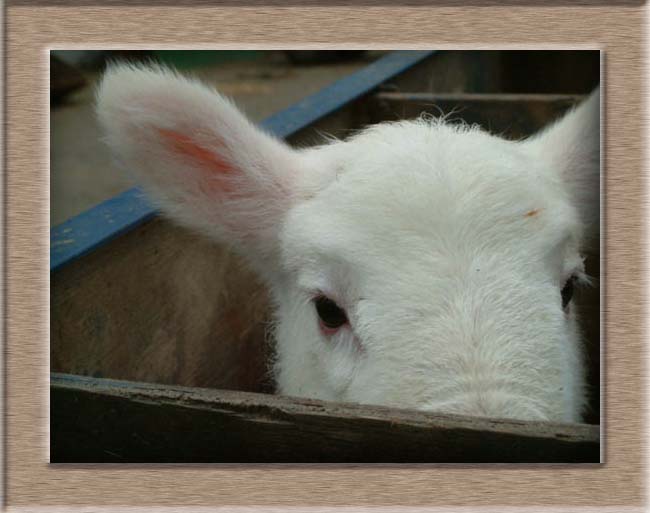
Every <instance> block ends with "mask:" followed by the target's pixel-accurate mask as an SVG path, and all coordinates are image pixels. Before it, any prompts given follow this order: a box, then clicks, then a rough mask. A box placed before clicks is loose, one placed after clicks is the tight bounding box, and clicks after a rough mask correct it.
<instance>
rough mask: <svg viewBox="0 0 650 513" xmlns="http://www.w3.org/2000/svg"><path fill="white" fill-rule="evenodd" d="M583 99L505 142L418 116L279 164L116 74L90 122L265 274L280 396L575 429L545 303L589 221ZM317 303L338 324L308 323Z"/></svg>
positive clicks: (159, 89)
mask: <svg viewBox="0 0 650 513" xmlns="http://www.w3.org/2000/svg"><path fill="white" fill-rule="evenodd" d="M598 95H599V93H598V91H596V92H595V93H594V94H593V95H592V97H591V98H590V99H589V100H588V101H587V102H585V103H584V104H583V105H582V106H580V107H579V108H578V109H576V110H574V111H572V112H571V113H569V114H568V115H567V116H565V117H564V118H563V119H562V120H560V121H559V122H557V123H555V124H554V125H552V126H551V127H550V128H548V129H547V130H546V131H543V132H542V133H541V134H540V135H538V136H536V137H533V138H531V139H529V140H527V141H522V142H512V141H506V140H503V139H500V138H498V137H495V136H492V135H489V134H487V133H485V132H483V131H481V130H479V129H478V128H476V127H468V126H461V127H452V126H449V125H447V124H445V123H444V122H442V121H436V120H430V119H429V120H427V119H420V120H416V121H402V122H398V123H387V124H380V125H377V126H374V127H371V128H369V129H367V130H365V131H363V132H361V133H360V134H358V135H356V136H354V137H352V138H350V139H349V140H347V141H335V140H334V141H329V143H328V144H326V145H324V146H321V147H317V148H312V149H307V150H300V151H298V150H292V149H290V148H289V147H288V146H286V145H285V144H284V143H282V142H281V141H278V140H275V139H274V138H272V137H270V136H268V135H266V134H264V133H262V132H261V131H260V130H259V129H258V128H256V127H254V126H253V125H252V124H251V123H249V122H248V121H247V120H246V119H245V118H244V116H243V115H241V114H240V113H239V112H238V111H237V110H236V109H235V107H234V106H233V105H232V104H231V103H230V102H228V101H227V100H225V99H224V98H223V97H222V96H220V95H219V94H218V93H216V92H215V91H213V90H211V89H209V88H207V87H205V86H203V85H200V84H198V83H197V82H193V81H191V80H188V79H186V78H183V77H180V76H178V75H176V74H174V73H172V72H169V71H166V70H164V69H160V68H142V67H132V66H118V67H114V68H111V69H109V70H108V72H107V73H106V76H105V78H104V80H103V82H102V85H101V87H100V89H99V91H98V114H99V118H100V120H101V122H102V123H103V125H104V127H105V130H106V133H107V140H108V143H109V144H110V145H111V147H112V148H113V150H114V152H115V154H116V155H117V157H118V158H119V160H120V161H122V162H123V164H124V165H125V166H126V167H127V168H128V169H130V170H132V171H133V172H134V173H136V175H137V176H138V178H139V179H140V180H141V182H142V183H143V185H144V187H145V189H146V190H147V191H148V192H149V194H150V195H151V197H152V198H153V199H154V200H155V201H156V202H157V204H158V205H160V207H161V208H162V209H163V211H164V212H166V213H167V214H168V215H169V216H171V217H172V218H174V219H177V220H178V221H179V222H182V223H183V224H185V225H187V226H190V227H192V228H194V229H197V230H200V231H202V232H203V233H207V234H208V235H210V236H212V237H214V238H216V239H218V240H221V241H224V242H227V243H230V244H232V245H233V246H234V247H235V249H237V250H238V251H239V252H240V253H241V254H242V255H244V256H245V257H246V258H248V259H249V261H250V262H251V264H252V265H253V266H254V268H255V269H256V270H257V271H258V272H259V273H260V274H261V275H262V277H263V278H264V279H265V280H266V281H267V283H268V285H269V287H270V289H271V292H272V296H273V299H274V303H275V305H276V312H275V319H276V322H275V338H276V347H277V350H276V356H275V359H274V370H275V376H276V380H277V384H278V388H279V392H280V393H283V394H289V395H297V396H306V397H314V398H321V399H329V400H337V401H356V402H361V403H373V404H385V405H393V406H398V407H409V408H417V409H422V410H430V411H441V412H452V413H463V414H469V415H488V416H494V417H506V418H520V419H548V420H558V421H578V420H579V419H580V417H581V413H582V410H583V408H584V405H585V383H584V380H585V377H584V369H583V358H582V347H581V339H580V335H579V330H578V327H577V321H576V316H575V312H574V310H575V307H574V306H571V307H570V308H569V311H568V312H566V311H564V310H563V309H562V304H561V297H560V290H561V289H562V287H563V285H564V283H565V282H566V280H567V279H569V278H570V277H571V276H572V275H576V276H583V274H584V273H583V266H582V258H581V249H582V247H583V244H584V241H585V240H586V238H588V237H589V236H592V235H593V233H591V232H595V229H596V228H597V226H598V180H599V110H598ZM161 130H162V131H161ZM170 134H171V135H170ZM179 141H180V143H179ZM320 294H324V295H326V296H328V297H329V298H331V299H333V300H335V301H336V303H337V304H338V305H339V306H340V307H341V308H344V309H345V311H346V313H347V316H348V318H349V321H350V322H349V325H346V326H344V327H342V328H341V329H340V330H338V331H337V332H336V333H334V334H326V333H324V332H323V331H322V330H321V329H320V328H319V323H318V315H317V313H316V309H315V307H314V301H313V299H314V297H316V296H318V295H320Z"/></svg>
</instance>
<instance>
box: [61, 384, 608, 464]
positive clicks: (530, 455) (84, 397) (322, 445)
mask: <svg viewBox="0 0 650 513" xmlns="http://www.w3.org/2000/svg"><path fill="white" fill-rule="evenodd" d="M51 412H52V416H51V426H50V432H51V462H53V463H65V462H76V463H82V462H85V463H91V462H92V463H98V462H139V463H142V462H152V463H162V462H178V463H189V462H193V463H208V462H210V463H218V462H221V463H233V462H257V463H306V462H311V463H324V462H339V463H345V462H348V463H368V462H385V463H400V462H418V463H426V462H437V463H441V462H444V463H486V462H503V463H505V462H511V463H512V462H527V463H542V462H544V463H565V462H575V463H597V462H599V457H600V455H599V429H598V427H596V426H589V425H582V424H579V425H570V424H557V423H542V422H523V421H508V420H497V419H483V418H471V417H462V416H455V415H439V414H432V413H423V412H417V411H410V410H399V409H392V408H385V407H375V406H365V405H357V404H345V403H329V402H323V401H316V400H309V399H295V398H290V397H283V396H273V395H263V394H254V393H246V392H229V391H222V390H209V389H196V388H184V387H177V386H163V385H151V384H143V383H132V382H124V381H114V380H103V379H93V378H85V377H80V376H69V375H58V374H54V375H52V382H51Z"/></svg>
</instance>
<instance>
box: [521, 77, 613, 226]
mask: <svg viewBox="0 0 650 513" xmlns="http://www.w3.org/2000/svg"><path fill="white" fill-rule="evenodd" d="M527 144H530V145H532V146H533V148H534V150H535V153H536V157H537V158H539V159H541V160H545V161H546V162H547V163H548V164H549V165H550V167H551V168H552V169H553V170H555V171H556V172H557V173H558V174H559V176H560V178H561V180H562V181H563V182H564V183H565V184H566V186H567V187H568V188H569V191H570V194H571V197H572V198H573V201H574V203H575V205H576V206H577V208H578V210H579V212H580V216H581V219H582V222H583V225H584V226H585V230H586V234H585V235H586V236H587V238H588V239H591V238H594V237H597V236H598V232H599V226H600V87H598V88H596V89H595V90H594V91H593V92H592V93H591V95H590V96H589V97H588V98H587V99H586V100H585V101H583V102H582V103H581V104H580V105H578V106H577V107H576V108H574V109H573V110H571V111H569V112H568V113H567V114H566V115H565V116H564V117H562V118H560V119H559V120H558V121H557V122H555V123H554V124H552V125H551V126H550V127H548V128H546V129H545V130H543V131H542V132H540V133H539V134H537V135H536V136H534V137H533V138H532V139H530V140H529V141H527Z"/></svg>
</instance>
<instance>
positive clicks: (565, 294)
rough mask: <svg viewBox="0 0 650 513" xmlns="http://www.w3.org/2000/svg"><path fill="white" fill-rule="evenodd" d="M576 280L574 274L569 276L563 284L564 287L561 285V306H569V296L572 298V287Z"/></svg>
mask: <svg viewBox="0 0 650 513" xmlns="http://www.w3.org/2000/svg"><path fill="white" fill-rule="evenodd" d="M576 280H577V278H576V277H575V276H571V278H569V279H568V280H567V281H566V283H565V284H564V287H562V308H566V307H567V306H569V303H570V302H571V298H573V289H574V285H575V282H576Z"/></svg>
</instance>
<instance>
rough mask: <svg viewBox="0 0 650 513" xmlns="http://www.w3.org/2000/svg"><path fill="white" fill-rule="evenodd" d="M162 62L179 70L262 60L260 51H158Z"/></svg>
mask: <svg viewBox="0 0 650 513" xmlns="http://www.w3.org/2000/svg"><path fill="white" fill-rule="evenodd" d="M154 54H155V55H156V57H157V58H158V59H159V60H160V62H162V63H164V64H169V65H171V66H174V67H175V68H177V69H189V68H197V67H201V66H208V65H215V64H219V63H222V62H233V61H254V60H257V59H261V58H262V56H263V55H264V52H262V51H259V50H156V51H154Z"/></svg>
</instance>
